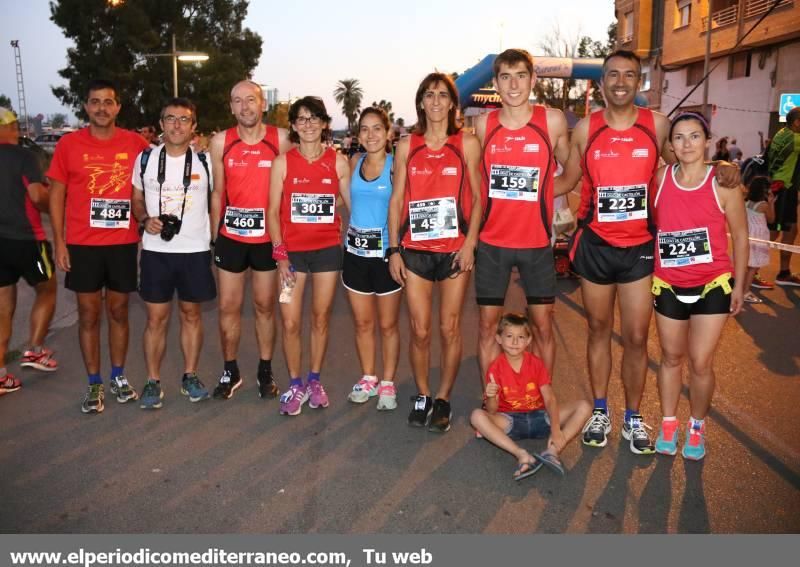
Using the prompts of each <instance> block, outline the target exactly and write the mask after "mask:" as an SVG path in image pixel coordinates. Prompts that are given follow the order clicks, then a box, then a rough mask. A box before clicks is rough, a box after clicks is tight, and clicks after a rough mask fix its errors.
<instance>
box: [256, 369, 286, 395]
mask: <svg viewBox="0 0 800 567" xmlns="http://www.w3.org/2000/svg"><path fill="white" fill-rule="evenodd" d="M256 379H257V380H258V397H259V398H277V397H278V394H280V393H281V392H280V390H278V385H277V384H276V383H275V378H273V377H272V371H271V370H270V371H268V372H264V373H259V374H258V375H257V377H256Z"/></svg>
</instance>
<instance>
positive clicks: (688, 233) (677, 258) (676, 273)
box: [653, 164, 733, 287]
mask: <svg viewBox="0 0 800 567" xmlns="http://www.w3.org/2000/svg"><path fill="white" fill-rule="evenodd" d="M676 168H677V164H676V165H674V166H672V167H670V168H668V169H667V171H666V173H665V174H664V180H663V181H662V182H661V187H659V188H658V192H657V193H656V197H655V199H654V201H653V214H654V218H655V224H656V229H657V230H658V232H657V242H656V244H657V245H656V268H655V275H656V276H658V277H659V278H661V279H662V280H664V281H665V282H667V283H668V284H670V285H674V286H678V287H695V286H701V285H705V284H707V283H708V282H710V281H712V280H713V279H714V278H716V277H718V276H720V275H722V274H725V273H728V272H731V271H732V270H733V267H732V264H731V259H730V257H729V256H728V235H727V228H726V227H727V225H726V221H725V212H724V211H723V210H722V207H721V206H720V204H719V199H718V198H717V191H716V181H715V180H714V168H712V167H709V168H708V171H707V172H706V177H705V179H704V180H703V182H702V183H701V184H700V185H699V186H698V187H693V188H686V187H681V186H680V185H678V183H677V182H676V181H675V177H674V172H675V170H676Z"/></svg>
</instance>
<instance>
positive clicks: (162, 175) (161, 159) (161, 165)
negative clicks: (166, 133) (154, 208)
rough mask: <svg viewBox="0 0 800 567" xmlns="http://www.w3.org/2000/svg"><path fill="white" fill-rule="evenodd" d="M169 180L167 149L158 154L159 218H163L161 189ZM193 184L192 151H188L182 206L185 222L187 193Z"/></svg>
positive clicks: (185, 163)
mask: <svg viewBox="0 0 800 567" xmlns="http://www.w3.org/2000/svg"><path fill="white" fill-rule="evenodd" d="M166 179H167V148H166V146H165V147H163V148H161V152H160V153H159V154H158V177H157V178H156V181H158V216H161V214H162V209H161V204H162V203H161V188H162V187H163V186H164V181H166ZM191 183H192V149H191V148H187V149H186V161H185V162H184V165H183V203H182V204H181V220H183V213H184V211H185V210H186V193H187V192H188V191H189V185H191Z"/></svg>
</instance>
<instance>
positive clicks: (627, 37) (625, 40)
mask: <svg viewBox="0 0 800 567" xmlns="http://www.w3.org/2000/svg"><path fill="white" fill-rule="evenodd" d="M619 41H620V43H621V44H623V45H625V44H626V43H630V42H632V41H633V32H631V33H626V34H623V35H622V36H621V37H620V40H619Z"/></svg>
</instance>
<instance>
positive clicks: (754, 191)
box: [747, 175, 770, 203]
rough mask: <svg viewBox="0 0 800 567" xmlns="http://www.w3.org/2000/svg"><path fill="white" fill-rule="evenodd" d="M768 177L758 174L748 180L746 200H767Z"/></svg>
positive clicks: (755, 201)
mask: <svg viewBox="0 0 800 567" xmlns="http://www.w3.org/2000/svg"><path fill="white" fill-rule="evenodd" d="M769 186H770V182H769V178H768V177H764V176H763V175H760V176H758V177H754V178H753V179H751V180H750V185H748V186H747V200H748V201H752V202H754V203H758V202H760V201H766V200H767V192H768V191H769Z"/></svg>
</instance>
